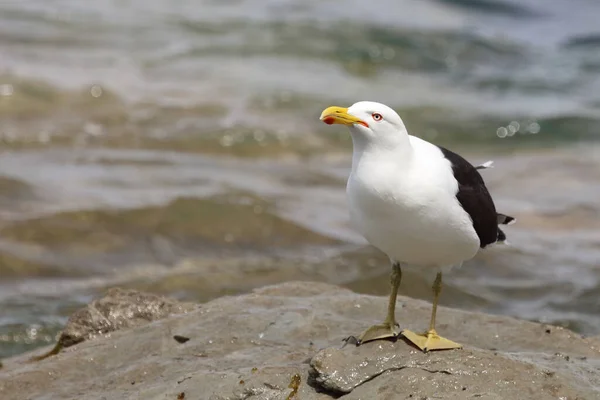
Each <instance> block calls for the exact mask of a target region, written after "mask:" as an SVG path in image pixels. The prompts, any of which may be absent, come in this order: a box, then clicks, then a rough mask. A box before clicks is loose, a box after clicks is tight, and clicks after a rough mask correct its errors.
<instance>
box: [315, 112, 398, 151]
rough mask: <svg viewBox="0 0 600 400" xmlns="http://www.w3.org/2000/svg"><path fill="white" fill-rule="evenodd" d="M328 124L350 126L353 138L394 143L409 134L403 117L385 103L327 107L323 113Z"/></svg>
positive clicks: (324, 120) (323, 117)
mask: <svg viewBox="0 0 600 400" xmlns="http://www.w3.org/2000/svg"><path fill="white" fill-rule="evenodd" d="M320 119H321V121H323V122H325V123H326V124H327V125H333V124H340V125H346V126H348V127H349V128H350V132H351V133H352V137H353V139H355V138H356V139H358V140H360V141H364V140H366V141H368V142H377V143H381V144H393V143H400V142H402V141H403V140H404V139H405V138H406V135H407V132H406V128H405V127H404V123H403V122H402V119H401V118H400V116H399V115H398V113H396V111H394V110H392V109H391V108H390V107H388V106H386V105H385V104H381V103H376V102H372V101H360V102H358V103H354V104H353V105H352V106H350V107H348V108H345V107H338V106H331V107H327V108H326V109H325V110H323V112H322V113H321V117H320Z"/></svg>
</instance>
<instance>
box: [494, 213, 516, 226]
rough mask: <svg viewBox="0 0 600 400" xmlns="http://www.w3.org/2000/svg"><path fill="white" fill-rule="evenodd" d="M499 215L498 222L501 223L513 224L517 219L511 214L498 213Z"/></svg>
mask: <svg viewBox="0 0 600 400" xmlns="http://www.w3.org/2000/svg"><path fill="white" fill-rule="evenodd" d="M497 216H498V223H499V224H501V225H511V224H514V223H515V222H516V221H517V220H516V219H515V218H514V217H511V216H510V215H504V214H500V213H498V214H497Z"/></svg>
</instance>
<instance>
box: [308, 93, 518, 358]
mask: <svg viewBox="0 0 600 400" xmlns="http://www.w3.org/2000/svg"><path fill="white" fill-rule="evenodd" d="M320 120H321V121H323V122H324V123H326V124H328V125H332V124H340V125H345V126H347V127H348V129H349V130H350V134H351V136H352V144H353V154H352V171H351V173H350V176H349V178H348V182H347V186H346V195H347V201H348V205H349V210H350V219H351V222H352V224H353V226H354V227H355V228H356V229H357V230H358V231H359V232H360V234H362V236H364V238H365V239H366V240H367V241H368V242H369V243H370V244H371V245H373V246H374V247H376V248H378V249H379V250H381V251H382V252H383V253H385V254H386V255H387V256H388V257H389V258H390V261H391V264H392V274H391V293H390V297H389V303H388V309H387V317H386V319H385V321H384V322H383V323H382V324H378V325H374V326H371V327H370V328H368V329H367V330H366V331H364V332H363V333H362V334H361V335H360V336H359V338H358V340H357V345H360V344H362V343H366V342H369V341H373V340H378V339H384V338H392V337H393V338H395V337H398V336H399V335H400V334H402V336H404V337H405V338H406V339H407V340H408V341H410V342H412V343H413V344H414V345H416V346H417V347H418V348H420V349H421V350H422V351H424V352H428V351H430V350H448V349H457V348H461V347H462V345H460V344H458V343H456V342H453V341H451V340H449V339H446V338H444V337H442V336H440V335H438V333H437V332H436V329H435V317H436V313H437V305H438V298H439V295H440V292H441V289H442V273H445V272H448V271H449V270H451V269H452V268H453V267H458V266H460V265H462V263H463V262H464V261H467V260H469V259H471V258H473V257H474V256H475V254H477V252H478V251H479V250H480V249H484V248H486V247H488V246H489V245H492V244H494V243H503V242H505V241H506V235H505V234H504V232H503V231H502V230H501V229H500V228H499V227H498V225H499V224H510V223H513V222H515V219H514V218H513V217H510V216H508V215H504V214H500V213H498V212H496V207H495V205H494V201H493V200H492V197H491V196H490V194H489V192H488V190H487V188H486V186H485V183H484V181H483V178H482V177H481V175H480V174H479V172H478V170H481V169H486V168H490V167H491V166H492V162H490V161H488V162H485V163H483V164H481V165H478V166H477V167H474V166H473V165H471V164H470V163H469V162H468V161H466V160H465V159H464V158H463V157H461V156H460V155H458V154H456V153H453V152H452V151H450V150H448V149H446V148H443V147H441V146H436V145H435V144H432V143H429V142H427V141H425V140H423V139H420V138H418V137H416V136H411V135H409V134H408V132H407V130H406V127H405V126H404V123H403V122H402V119H401V118H400V116H399V115H398V114H397V113H396V112H395V111H394V110H393V109H391V108H390V107H388V106H386V105H384V104H381V103H376V102H371V101H360V102H358V103H355V104H353V105H352V106H350V107H349V108H344V107H338V106H332V107H328V108H326V109H325V110H324V111H323V112H322V114H321V117H320ZM403 267H412V268H421V269H427V270H429V271H435V273H436V277H435V280H434V282H433V307H432V311H431V320H430V324H429V329H428V330H427V331H425V332H424V333H415V332H412V331H409V330H407V329H404V330H402V331H400V330H399V325H398V324H397V322H396V317H395V310H396V297H397V295H398V287H399V286H400V281H401V279H402V268H403Z"/></svg>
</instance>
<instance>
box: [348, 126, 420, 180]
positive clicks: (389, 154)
mask: <svg viewBox="0 0 600 400" xmlns="http://www.w3.org/2000/svg"><path fill="white" fill-rule="evenodd" d="M350 133H351V135H352V145H353V152H352V171H353V172H356V171H357V170H358V168H360V167H366V166H374V165H373V164H381V163H384V164H387V163H393V164H397V165H398V166H400V165H402V164H404V165H408V164H409V163H410V162H411V160H412V154H413V148H412V146H411V144H410V140H409V136H408V134H407V133H406V131H404V132H398V134H395V135H390V136H389V138H388V139H387V140H384V139H381V138H380V139H381V140H373V139H372V138H368V137H366V136H365V135H364V134H363V133H362V132H360V131H359V130H357V129H350Z"/></svg>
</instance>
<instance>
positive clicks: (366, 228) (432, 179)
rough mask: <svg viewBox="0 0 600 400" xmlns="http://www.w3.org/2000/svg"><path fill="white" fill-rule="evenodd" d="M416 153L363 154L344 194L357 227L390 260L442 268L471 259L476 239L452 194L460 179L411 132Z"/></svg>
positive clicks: (440, 154) (429, 147)
mask: <svg viewBox="0 0 600 400" xmlns="http://www.w3.org/2000/svg"><path fill="white" fill-rule="evenodd" d="M411 144H412V146H413V150H414V156H413V157H411V159H410V160H400V159H399V158H398V157H397V155H394V154H383V153H382V154H363V155H362V156H361V157H362V159H361V160H360V162H357V163H356V165H353V171H352V174H351V175H350V178H349V179H348V185H347V196H348V201H349V206H350V217H351V220H352V223H353V224H354V226H355V227H356V229H358V231H359V232H360V233H361V234H362V235H363V236H364V237H365V238H366V239H367V240H368V241H369V243H371V244H372V245H373V246H375V247H377V248H379V249H380V250H381V251H383V252H384V253H386V254H387V255H388V256H389V257H390V258H391V259H393V260H394V261H398V262H401V263H405V264H409V265H415V266H431V267H444V266H451V265H457V264H460V263H462V262H463V261H465V260H468V259H470V258H472V257H473V256H474V255H475V254H476V253H477V251H478V249H479V238H478V236H477V233H476V232H475V230H474V228H473V225H472V222H471V219H470V217H469V215H468V214H467V213H466V212H465V211H464V210H463V208H462V207H461V205H460V203H459V202H458V200H457V199H456V192H457V187H458V183H457V182H456V180H455V179H454V176H453V174H452V169H451V165H450V163H449V161H448V160H447V159H446V158H444V157H443V154H442V153H441V151H440V150H439V148H437V147H436V146H433V145H431V144H430V143H428V142H425V141H422V140H420V139H418V138H414V137H411Z"/></svg>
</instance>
